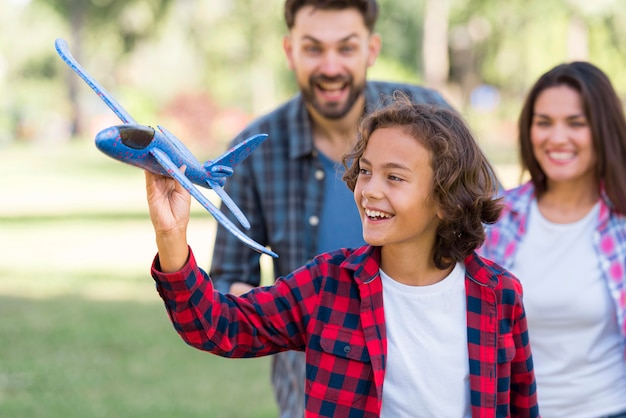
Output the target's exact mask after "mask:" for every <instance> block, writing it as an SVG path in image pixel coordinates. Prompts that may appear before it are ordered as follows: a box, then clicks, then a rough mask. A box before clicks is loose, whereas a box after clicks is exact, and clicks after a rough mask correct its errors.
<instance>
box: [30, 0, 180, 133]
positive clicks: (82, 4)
mask: <svg viewBox="0 0 626 418" xmlns="http://www.w3.org/2000/svg"><path fill="white" fill-rule="evenodd" d="M35 2H38V3H42V4H45V5H48V6H49V7H51V8H52V9H53V10H55V11H56V12H57V13H58V15H59V16H61V17H62V18H64V19H66V20H67V23H68V25H69V27H70V34H71V38H70V40H69V42H70V46H71V49H72V55H74V57H75V58H76V59H77V60H78V61H79V62H82V59H83V56H84V48H85V41H86V40H87V39H91V40H93V44H94V45H97V42H98V40H101V39H102V38H103V37H104V36H107V37H111V36H117V37H119V40H120V44H121V53H122V54H127V53H129V52H131V51H132V50H133V48H134V47H135V45H136V44H137V41H138V40H140V39H142V38H145V37H148V36H150V35H153V34H154V32H155V31H157V30H158V24H159V22H160V21H161V20H162V19H163V17H164V16H165V15H166V12H167V10H168V6H169V4H170V3H171V1H170V0H104V1H96V0H35ZM66 80H67V81H66V82H67V87H68V89H67V91H68V95H69V101H70V103H71V106H72V122H71V130H70V133H71V135H72V137H76V136H79V135H80V134H81V133H82V132H83V130H84V122H83V112H82V110H81V109H82V108H81V106H80V103H79V100H78V93H77V91H78V84H79V83H80V82H81V81H80V80H79V79H78V77H76V76H75V75H74V74H70V73H69V72H68V76H67V78H66Z"/></svg>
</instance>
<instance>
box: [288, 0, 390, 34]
mask: <svg viewBox="0 0 626 418" xmlns="http://www.w3.org/2000/svg"><path fill="white" fill-rule="evenodd" d="M304 6H313V8H314V9H319V10H343V9H350V8H354V9H357V10H358V11H359V12H360V13H361V15H362V16H363V22H364V23H365V26H366V27H367V29H368V30H369V31H370V32H373V31H374V26H375V25H376V19H377V18H378V4H377V3H376V0H286V1H285V23H286V24H287V28H289V29H291V28H292V27H293V25H294V23H295V20H296V13H298V10H300V9H301V8H302V7H304Z"/></svg>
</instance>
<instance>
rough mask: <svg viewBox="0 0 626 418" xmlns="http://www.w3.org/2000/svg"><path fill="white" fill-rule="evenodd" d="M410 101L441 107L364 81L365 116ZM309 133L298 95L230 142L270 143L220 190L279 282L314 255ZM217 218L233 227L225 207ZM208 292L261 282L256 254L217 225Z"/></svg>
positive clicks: (313, 156) (415, 90)
mask: <svg viewBox="0 0 626 418" xmlns="http://www.w3.org/2000/svg"><path fill="white" fill-rule="evenodd" d="M396 90H400V91H403V92H404V93H406V94H407V95H408V96H409V97H411V99H412V100H413V101H415V102H427V103H436V104H437V103H438V104H442V105H447V104H446V103H445V101H444V100H443V98H442V97H441V96H440V95H439V93H437V92H435V91H434V90H430V89H425V88H422V87H418V86H412V85H408V84H398V83H386V82H376V81H369V82H367V83H366V87H365V101H366V105H365V111H366V112H371V111H372V110H374V109H375V108H377V107H379V106H380V105H381V104H383V103H385V99H386V98H388V97H389V96H390V95H391V94H392V93H393V92H394V91H396ZM312 131H313V128H312V126H311V121H310V118H309V114H308V113H307V110H306V108H305V106H304V103H303V101H302V96H301V95H299V94H298V95H296V96H295V97H294V98H292V99H291V100H290V101H288V102H287V103H285V104H283V105H282V106H281V107H279V108H278V109H276V110H274V111H273V112H271V113H269V114H268V115H265V116H263V117H261V118H259V119H257V120H256V121H255V122H253V123H252V124H251V125H250V126H248V127H247V128H246V129H245V130H244V131H243V132H242V133H241V134H239V135H238V136H237V137H236V138H235V139H234V140H233V142H232V143H231V145H235V144H237V143H239V142H241V141H243V140H244V139H245V138H247V137H249V136H251V135H254V134H259V133H267V134H269V137H268V139H267V141H265V142H264V143H263V144H262V145H261V146H260V147H259V148H257V149H256V150H255V151H254V152H253V153H252V154H250V156H249V157H248V158H246V159H245V160H244V161H243V162H242V163H241V165H239V166H238V167H237V170H235V173H234V174H233V176H232V177H230V178H229V179H228V180H227V181H226V185H225V187H224V188H225V190H226V192H227V193H228V194H229V195H230V197H231V198H232V199H233V201H234V202H235V203H236V204H237V205H238V206H239V207H240V208H241V210H243V213H245V214H246V216H247V217H248V219H249V220H250V225H251V227H250V230H249V235H250V236H251V237H252V239H254V240H255V241H256V242H258V243H261V244H263V245H267V246H269V247H271V248H272V250H273V251H274V252H276V253H277V254H279V255H280V257H279V258H277V259H274V260H273V261H274V273H275V275H276V276H284V275H286V274H288V273H290V272H292V271H294V270H295V269H297V268H298V267H300V266H302V265H304V264H305V263H307V262H309V261H310V260H311V259H312V258H313V257H314V256H315V255H317V253H316V248H317V225H318V223H317V222H315V221H314V220H315V219H317V220H319V218H320V215H321V212H322V202H323V198H322V196H323V193H324V190H323V186H324V181H323V179H321V178H320V177H319V176H316V173H317V172H319V171H321V170H323V167H322V164H321V162H320V161H319V158H318V157H317V153H316V151H315V148H314V145H313V136H312ZM224 213H225V214H226V215H227V216H228V217H229V218H230V219H231V220H232V221H233V222H235V223H238V222H237V221H236V219H235V218H234V217H233V216H232V214H231V213H230V212H229V211H228V209H227V208H224ZM209 273H210V275H211V278H212V279H213V281H214V283H215V286H216V288H217V289H218V290H220V291H221V292H223V293H228V291H229V289H230V285H231V283H232V282H234V281H240V282H246V283H250V284H251V285H253V286H258V285H259V283H260V267H259V253H258V252H256V251H254V250H252V249H250V248H249V247H247V246H245V245H241V242H240V241H239V240H238V239H237V238H235V237H234V236H233V235H232V234H231V233H229V232H228V231H227V230H226V229H225V228H224V227H222V226H221V225H218V228H217V237H216V241H215V247H214V250H213V257H212V263H211V271H210V272H209Z"/></svg>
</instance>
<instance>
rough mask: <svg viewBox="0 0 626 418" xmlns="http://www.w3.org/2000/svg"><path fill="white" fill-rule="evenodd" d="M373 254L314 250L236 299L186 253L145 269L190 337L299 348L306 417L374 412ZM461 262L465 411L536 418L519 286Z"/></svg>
mask: <svg viewBox="0 0 626 418" xmlns="http://www.w3.org/2000/svg"><path fill="white" fill-rule="evenodd" d="M379 260H380V250H379V248H377V247H370V246H364V247H361V248H359V249H357V250H346V249H343V250H338V251H334V252H332V253H327V254H322V255H319V256H317V257H316V258H315V259H314V260H313V261H311V262H310V263H309V264H307V265H306V266H304V267H302V268H300V269H298V270H296V271H295V272H293V273H292V274H290V275H288V276H286V277H284V278H280V279H278V280H277V281H276V283H275V284H274V285H273V286H269V287H260V288H256V289H254V290H252V291H251V292H249V293H247V294H245V295H243V296H241V297H235V296H232V295H223V294H220V293H219V292H215V291H214V289H213V284H212V282H211V280H209V278H208V276H207V275H206V273H205V272H203V271H202V270H201V269H199V268H198V266H197V265H196V262H195V259H194V257H193V253H191V254H190V259H189V262H188V263H187V265H186V266H185V267H184V268H183V269H182V270H181V271H179V272H176V273H171V274H164V273H161V272H159V263H158V257H157V258H156V259H155V262H154V264H153V266H152V276H153V277H154V279H155V280H156V282H157V289H158V291H159V294H160V295H161V297H162V298H163V300H164V302H165V306H166V308H167V311H168V314H169V316H170V318H171V320H172V323H173V324H174V328H175V329H176V331H177V332H178V333H179V334H180V336H181V337H182V338H183V340H184V341H185V342H187V343H188V344H189V345H191V346H193V347H195V348H198V349H200V350H206V351H210V352H211V353H214V354H217V355H220V356H224V357H259V356H264V355H268V354H273V353H276V352H280V351H284V350H300V351H305V352H306V385H305V388H306V394H305V397H306V416H307V417H378V416H379V415H380V408H381V400H382V390H383V382H384V378H385V357H386V355H387V339H386V332H385V316H384V310H383V292H382V282H381V279H380V276H379V273H378V271H379V265H380V263H379ZM465 266H466V271H467V273H466V278H465V287H466V294H467V337H468V353H469V370H470V399H471V409H472V416H473V417H496V416H497V417H506V416H516V417H536V416H538V407H537V395H536V391H535V388H536V385H535V376H534V372H533V365H532V357H531V352H530V345H529V341H528V332H527V329H526V316H525V313H524V308H523V305H522V298H521V293H522V289H521V285H520V284H519V282H518V281H517V280H516V279H515V278H514V277H513V276H512V275H511V274H510V273H509V272H507V271H506V270H504V269H502V268H501V267H499V266H498V265H496V264H494V263H492V262H490V261H488V260H485V259H482V258H480V257H478V256H477V255H475V254H472V255H470V256H469V257H467V258H466V259H465ZM434 361H436V359H434ZM442 367H445V365H442ZM409 390H410V388H407V395H408V396H410V393H409Z"/></svg>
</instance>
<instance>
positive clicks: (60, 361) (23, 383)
mask: <svg viewBox="0 0 626 418" xmlns="http://www.w3.org/2000/svg"><path fill="white" fill-rule="evenodd" d="M0 190H2V194H3V197H2V201H1V202H2V203H1V204H0V336H1V337H0V338H1V343H0V416H2V417H5V416H6V417H46V418H48V417H52V418H54V417H64V418H65V417H68V418H69V417H215V418H221V417H224V418H225V417H275V416H276V415H277V412H276V407H275V404H274V401H273V395H272V392H271V388H270V383H269V364H270V359H269V358H263V359H254V360H247V359H246V360H229V359H222V358H219V357H216V356H213V355H210V354H207V353H203V352H200V351H198V350H195V349H193V348H190V347H188V346H186V345H185V344H184V343H183V342H182V340H180V338H179V337H178V336H177V335H176V333H175V331H174V330H173V328H172V326H171V324H170V322H169V319H168V318H167V315H166V313H165V310H164V309H163V307H162V303H161V301H160V299H159V298H158V295H157V294H156V292H155V290H154V284H153V282H152V279H151V278H150V276H149V274H148V269H149V265H150V262H151V260H152V257H153V256H154V252H155V245H154V239H153V234H152V230H151V226H150V221H149V219H148V216H147V206H146V204H145V196H144V189H143V174H142V173H141V171H140V170H137V169H135V168H133V167H128V166H125V165H123V164H120V163H118V162H115V161H113V160H109V159H107V158H106V157H105V156H103V155H102V154H100V153H99V152H98V151H97V150H96V149H95V147H93V145H92V144H88V143H82V144H81V143H78V144H70V145H55V144H48V145H45V146H12V147H9V148H0ZM214 228H215V224H214V221H213V219H212V218H211V217H210V215H208V214H206V213H204V210H203V209H202V208H201V207H200V206H199V205H195V206H194V207H193V213H192V220H191V223H190V236H189V241H190V243H191V245H192V247H193V248H194V250H195V252H196V255H197V258H198V260H199V263H200V264H201V265H204V266H208V263H209V262H210V261H209V254H210V251H211V248H210V246H211V244H212V240H213V238H212V234H213V232H214Z"/></svg>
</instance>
